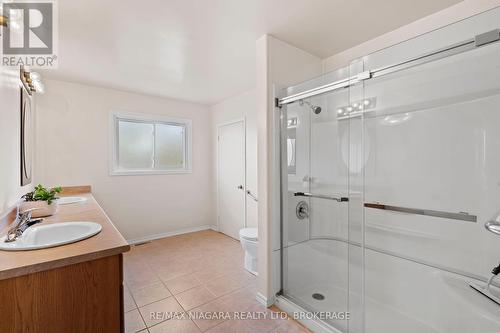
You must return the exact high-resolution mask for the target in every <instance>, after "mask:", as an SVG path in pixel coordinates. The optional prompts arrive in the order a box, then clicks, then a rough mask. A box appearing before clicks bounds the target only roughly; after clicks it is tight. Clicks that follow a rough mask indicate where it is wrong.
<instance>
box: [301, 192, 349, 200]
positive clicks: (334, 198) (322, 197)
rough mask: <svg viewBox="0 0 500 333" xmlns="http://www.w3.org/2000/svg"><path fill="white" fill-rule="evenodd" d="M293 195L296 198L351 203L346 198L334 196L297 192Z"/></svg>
mask: <svg viewBox="0 0 500 333" xmlns="http://www.w3.org/2000/svg"><path fill="white" fill-rule="evenodd" d="M293 195H294V196H296V197H310V198H319V199H327V200H334V201H337V202H347V201H349V198H346V197H334V196H331V195H324V194H313V193H307V192H295V193H294V194H293Z"/></svg>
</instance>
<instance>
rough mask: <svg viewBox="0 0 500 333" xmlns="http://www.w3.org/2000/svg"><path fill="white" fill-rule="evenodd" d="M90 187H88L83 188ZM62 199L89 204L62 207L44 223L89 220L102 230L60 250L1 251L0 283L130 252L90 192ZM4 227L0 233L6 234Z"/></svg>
mask: <svg viewBox="0 0 500 333" xmlns="http://www.w3.org/2000/svg"><path fill="white" fill-rule="evenodd" d="M83 188H88V189H89V187H83ZM63 193H65V194H64V195H61V196H81V197H85V198H87V200H86V201H84V202H80V203H74V204H69V205H60V206H59V210H58V212H57V214H55V215H53V216H50V217H46V218H44V220H43V222H42V224H49V223H58V222H71V221H90V222H96V223H99V224H100V225H101V226H102V230H101V232H100V233H98V234H97V235H95V236H93V237H90V238H88V239H85V240H82V241H79V242H76V243H72V244H67V245H62V246H58V247H53V248H48V249H41V250H32V251H1V250H0V280H4V279H9V278H13V277H17V276H21V275H26V274H30V273H35V272H40V271H45V270H49V269H53V268H58V267H63V266H67V265H71V264H76V263H80V262H84V261H90V260H94V259H98V258H103V257H107V256H111V255H116V254H120V253H123V252H127V251H128V250H129V249H130V246H129V245H128V243H127V242H126V241H125V239H124V238H123V236H122V235H121V234H120V233H119V232H118V230H117V229H116V228H115V226H114V225H113V223H112V222H111V221H110V219H109V218H108V216H107V215H106V213H105V212H104V211H103V209H102V208H101V206H99V204H98V203H97V202H96V200H95V199H94V197H93V196H92V194H91V193H88V192H87V193H79V191H72V190H70V189H69V188H68V190H67V191H66V190H64V191H63ZM6 229H7V228H5V227H3V228H2V232H1V233H0V234H2V235H4V234H5V232H6Z"/></svg>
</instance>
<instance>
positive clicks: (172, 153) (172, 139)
mask: <svg viewBox="0 0 500 333" xmlns="http://www.w3.org/2000/svg"><path fill="white" fill-rule="evenodd" d="M155 133H156V135H155V150H156V159H155V162H156V167H157V168H177V169H178V168H183V167H184V126H179V125H169V124H156V131H155Z"/></svg>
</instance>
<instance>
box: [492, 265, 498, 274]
mask: <svg viewBox="0 0 500 333" xmlns="http://www.w3.org/2000/svg"><path fill="white" fill-rule="evenodd" d="M491 273H492V274H494V275H498V274H499V273H500V264H499V265H498V266H496V267H493V269H492V270H491Z"/></svg>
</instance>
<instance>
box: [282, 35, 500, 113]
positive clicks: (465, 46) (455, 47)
mask: <svg viewBox="0 0 500 333" xmlns="http://www.w3.org/2000/svg"><path fill="white" fill-rule="evenodd" d="M496 31H497V30H493V31H489V32H486V33H484V34H480V35H478V36H475V37H474V38H470V39H467V40H464V41H462V42H460V43H456V44H452V45H449V46H447V47H444V48H441V49H437V50H435V51H432V52H428V53H425V54H422V55H420V56H417V57H415V58H412V59H409V60H405V61H403V62H400V63H397V64H392V65H389V66H384V67H381V68H377V69H374V70H372V71H365V72H362V73H360V74H357V75H354V76H350V77H348V78H345V79H342V80H338V81H334V82H331V83H328V84H324V85H322V86H319V87H316V88H312V89H308V90H305V91H303V92H300V93H296V94H293V95H290V96H287V97H283V98H280V99H279V100H278V105H280V106H281V105H284V104H290V103H293V102H296V101H298V100H300V99H304V98H308V97H312V96H317V95H321V94H324V93H327V92H332V91H335V90H338V89H342V88H347V87H350V86H352V85H354V84H356V83H358V82H361V81H364V80H370V79H372V78H376V77H380V76H383V75H387V74H390V73H394V72H397V71H400V70H403V69H407V68H411V67H415V66H418V65H422V64H425V63H428V62H432V61H436V60H439V59H442V58H446V57H449V56H452V55H455V54H459V53H463V52H467V51H470V50H473V49H475V48H477V47H481V46H485V45H490V44H493V43H496V42H498V41H499V40H500V38H499V39H492V38H490V39H489V40H488V44H486V43H481V42H479V43H478V42H477V41H478V39H479V40H481V36H486V35H492V34H494V33H496Z"/></svg>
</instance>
